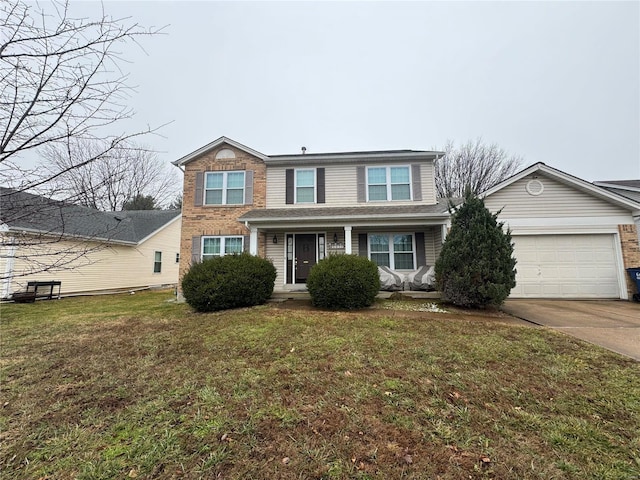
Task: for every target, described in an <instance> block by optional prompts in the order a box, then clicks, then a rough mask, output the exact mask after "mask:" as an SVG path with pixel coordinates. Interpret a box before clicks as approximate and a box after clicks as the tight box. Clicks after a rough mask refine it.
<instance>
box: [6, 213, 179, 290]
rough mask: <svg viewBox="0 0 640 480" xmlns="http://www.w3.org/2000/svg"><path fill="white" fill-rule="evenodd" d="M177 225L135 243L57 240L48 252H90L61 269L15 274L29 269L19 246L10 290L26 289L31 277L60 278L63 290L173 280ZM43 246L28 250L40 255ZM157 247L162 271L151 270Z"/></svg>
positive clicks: (171, 282) (96, 288)
mask: <svg viewBox="0 0 640 480" xmlns="http://www.w3.org/2000/svg"><path fill="white" fill-rule="evenodd" d="M180 225H181V222H180V220H177V221H174V222H173V223H172V224H170V225H169V226H167V227H166V228H164V229H163V230H161V231H159V232H158V233H157V234H156V235H154V236H152V237H151V238H149V239H147V240H146V241H145V242H144V243H142V244H141V245H138V246H124V245H108V246H105V245H100V244H97V243H94V242H82V243H81V244H79V243H78V242H73V241H62V242H58V243H55V244H53V245H52V246H50V247H49V253H51V252H52V251H57V252H63V251H64V250H65V249H74V250H76V251H78V250H79V249H81V248H82V249H84V250H86V251H89V253H87V254H86V255H84V256H83V257H81V258H80V259H78V260H76V261H75V262H74V263H72V264H69V265H66V268H64V269H57V270H52V271H49V272H42V273H35V274H31V275H26V276H17V275H21V274H23V273H28V272H29V270H30V267H29V265H28V264H26V263H25V261H24V260H21V259H20V256H21V255H24V253H25V252H20V251H19V250H18V252H16V259H15V263H14V269H13V271H14V278H13V281H12V284H11V293H13V292H15V291H19V290H23V289H25V288H26V285H27V282H29V281H33V280H41V281H47V280H59V281H61V282H62V286H61V292H62V293H63V294H69V293H79V292H92V291H99V290H114V289H126V288H135V287H148V286H153V285H167V284H176V283H177V281H178V263H176V253H178V252H179V251H180V248H179V247H180ZM44 250H45V249H44V247H38V248H36V247H31V250H30V252H29V253H30V254H36V255H37V254H40V255H42V254H43V253H45V251H44ZM156 251H159V252H162V272H161V273H153V264H154V254H155V252H156ZM43 258H44V257H43ZM69 267H72V268H69Z"/></svg>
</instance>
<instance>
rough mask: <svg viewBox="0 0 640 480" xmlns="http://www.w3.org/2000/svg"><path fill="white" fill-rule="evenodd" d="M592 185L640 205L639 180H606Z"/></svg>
mask: <svg viewBox="0 0 640 480" xmlns="http://www.w3.org/2000/svg"><path fill="white" fill-rule="evenodd" d="M593 184H594V185H597V186H598V187H602V188H604V189H606V190H608V191H610V192H613V193H615V194H616V195H621V196H623V197H626V198H628V199H630V200H633V201H634V202H638V203H640V180H608V181H604V182H593Z"/></svg>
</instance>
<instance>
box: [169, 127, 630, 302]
mask: <svg viewBox="0 0 640 480" xmlns="http://www.w3.org/2000/svg"><path fill="white" fill-rule="evenodd" d="M441 156H442V152H436V151H414V150H389V151H372V152H340V153H305V152H304V151H303V152H302V153H300V154H296V155H264V154H262V153H260V152H257V151H255V150H253V149H251V148H248V147H246V146H244V145H242V144H240V143H238V142H235V141H233V140H231V139H228V138H225V137H221V138H219V139H218V140H215V141H214V142H212V143H210V144H208V145H205V146H204V147H202V148H200V149H198V150H196V151H194V152H192V153H190V154H189V155H186V156H185V157H183V158H181V159H179V160H177V161H176V162H174V164H175V165H177V166H179V167H180V168H183V169H184V197H183V210H182V236H181V247H180V259H181V263H180V277H182V275H183V274H184V273H185V272H186V271H187V270H188V268H189V266H190V264H191V263H192V262H195V261H200V260H202V259H206V258H210V257H214V256H219V255H228V254H233V253H237V252H242V251H248V252H251V253H252V254H255V255H260V256H263V257H266V258H269V259H271V260H272V262H273V264H274V265H275V267H276V269H277V271H278V276H277V279H276V285H275V290H276V291H288V290H289V291H291V290H298V289H302V288H304V285H305V282H306V279H307V276H308V275H309V271H310V269H311V267H313V265H315V264H316V263H317V262H318V261H319V260H321V259H322V258H324V257H325V256H327V255H330V254H333V253H347V254H349V253H353V254H358V255H362V256H366V257H368V258H370V259H371V260H373V261H375V262H376V263H377V264H378V265H380V266H388V267H390V268H391V269H393V270H396V271H399V272H410V271H413V270H416V269H418V268H419V267H421V266H424V265H434V263H435V261H436V259H437V257H438V255H439V253H440V249H441V246H442V242H443V240H444V238H445V236H446V232H447V228H448V226H449V225H450V214H449V205H448V201H447V200H439V199H437V198H436V192H435V180H434V162H435V161H436V160H437V159H438V158H440V157H441ZM483 196H484V197H485V205H486V206H487V208H488V209H489V210H491V211H493V212H501V213H500V220H502V221H504V222H505V223H506V225H507V226H508V227H509V228H510V229H511V231H512V235H513V236H512V238H513V243H514V256H515V258H516V260H517V262H518V263H517V265H516V269H517V276H516V283H517V285H516V288H514V289H513V290H512V292H511V295H512V296H518V297H551V298H622V299H627V298H630V296H631V294H633V293H634V292H635V288H636V287H635V284H634V283H633V282H631V280H630V279H629V278H628V277H627V275H626V272H625V269H626V268H629V267H637V266H640V248H639V246H638V242H637V236H636V235H637V233H636V225H635V224H634V221H635V220H637V218H639V217H640V202H637V201H635V200H633V199H630V198H625V197H621V196H619V195H616V194H614V193H611V192H608V191H607V190H605V189H604V188H600V187H597V186H595V185H593V184H591V183H589V182H586V181H584V180H581V179H579V178H576V177H574V176H571V175H568V174H566V173H564V172H561V171H559V170H556V169H554V168H551V167H549V166H547V165H545V164H543V163H536V164H534V165H531V166H529V167H527V168H525V169H523V170H522V171H521V172H518V173H517V174H515V175H513V176H512V177H510V178H508V179H506V180H505V181H503V182H501V183H500V184H498V185H496V186H494V187H492V188H491V189H489V190H488V191H486V192H484V194H483Z"/></svg>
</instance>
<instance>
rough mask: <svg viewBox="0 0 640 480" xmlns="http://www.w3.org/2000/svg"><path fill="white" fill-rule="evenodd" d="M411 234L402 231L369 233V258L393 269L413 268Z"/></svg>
mask: <svg viewBox="0 0 640 480" xmlns="http://www.w3.org/2000/svg"><path fill="white" fill-rule="evenodd" d="M413 245H414V241H413V235H411V234H404V233H390V234H387V233H382V234H380V233H376V234H371V235H369V258H370V259H371V260H372V261H374V262H375V263H376V264H378V265H379V266H381V267H389V268H392V269H394V270H413V269H414V268H415V267H414V265H415V262H414V253H415V251H414V247H413Z"/></svg>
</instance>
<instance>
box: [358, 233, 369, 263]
mask: <svg viewBox="0 0 640 480" xmlns="http://www.w3.org/2000/svg"><path fill="white" fill-rule="evenodd" d="M368 250H369V249H368V248H367V234H366V233H360V234H359V235H358V255H359V256H361V257H367V256H368V253H369V252H368Z"/></svg>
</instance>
